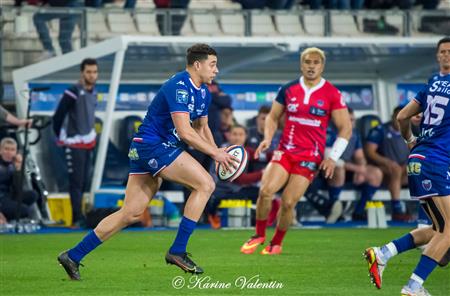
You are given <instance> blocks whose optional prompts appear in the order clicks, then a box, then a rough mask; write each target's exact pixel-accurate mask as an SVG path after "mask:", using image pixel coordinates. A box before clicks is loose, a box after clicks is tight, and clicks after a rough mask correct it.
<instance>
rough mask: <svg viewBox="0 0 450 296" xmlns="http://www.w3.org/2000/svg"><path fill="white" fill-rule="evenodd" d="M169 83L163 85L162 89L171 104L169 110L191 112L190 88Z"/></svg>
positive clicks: (171, 111)
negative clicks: (189, 105) (189, 106)
mask: <svg viewBox="0 0 450 296" xmlns="http://www.w3.org/2000/svg"><path fill="white" fill-rule="evenodd" d="M171 86H175V85H172V84H168V85H166V86H164V87H163V89H162V91H163V93H164V96H165V97H166V100H167V104H168V105H169V112H170V113H174V112H187V113H189V109H188V104H189V90H188V89H187V87H184V86H181V85H176V87H171Z"/></svg>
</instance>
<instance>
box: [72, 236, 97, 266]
mask: <svg viewBox="0 0 450 296" xmlns="http://www.w3.org/2000/svg"><path fill="white" fill-rule="evenodd" d="M101 243H102V241H101V240H100V239H99V238H98V237H97V235H96V234H95V232H94V231H93V230H91V231H90V232H89V233H88V234H86V236H85V237H84V238H83V240H82V241H81V242H79V243H78V245H76V246H75V247H74V248H72V249H70V250H69V258H70V259H72V260H73V261H75V262H76V263H80V261H81V259H83V258H84V256H86V255H87V254H89V253H90V252H91V251H92V250H94V249H95V248H96V247H98V246H99V245H100V244H101Z"/></svg>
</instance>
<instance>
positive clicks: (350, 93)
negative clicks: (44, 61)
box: [30, 83, 375, 111]
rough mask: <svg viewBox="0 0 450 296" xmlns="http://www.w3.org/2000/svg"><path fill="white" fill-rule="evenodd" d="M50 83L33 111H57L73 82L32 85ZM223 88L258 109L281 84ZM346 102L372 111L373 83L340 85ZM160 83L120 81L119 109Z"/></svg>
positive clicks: (151, 93) (101, 100) (140, 107)
mask: <svg viewBox="0 0 450 296" xmlns="http://www.w3.org/2000/svg"><path fill="white" fill-rule="evenodd" d="M44 86H49V87H50V89H49V90H48V91H44V92H39V93H35V94H34V95H33V99H32V107H31V110H32V111H54V110H55V109H56V106H57V104H58V102H59V100H60V98H61V96H62V94H63V93H64V90H65V89H67V88H68V87H69V86H70V85H69V84H65V83H49V84H44V83H32V84H30V87H32V88H33V87H44ZM108 86H109V85H108V84H97V86H96V89H97V93H98V105H97V110H98V111H103V110H105V107H106V102H107V97H108ZM220 86H221V88H222V90H223V91H224V92H225V93H227V94H229V95H230V96H231V97H232V99H233V108H234V109H235V110H258V108H259V107H260V106H262V105H270V104H271V103H272V101H273V100H274V99H275V97H276V95H277V92H278V89H279V87H280V85H279V84H225V83H224V84H221V85H220ZM337 87H338V88H339V89H340V90H341V92H342V95H343V96H344V99H345V101H346V102H347V104H348V105H349V106H350V107H352V108H353V109H355V110H373V109H374V108H375V106H374V95H373V90H372V86H371V85H337ZM159 88H160V85H159V84H121V85H120V86H119V91H118V96H117V101H116V110H118V111H125V110H137V111H145V110H146V109H147V107H148V105H149V104H150V103H151V101H152V100H153V98H154V97H155V95H156V93H157V91H158V89H159Z"/></svg>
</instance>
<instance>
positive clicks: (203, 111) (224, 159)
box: [58, 44, 237, 280]
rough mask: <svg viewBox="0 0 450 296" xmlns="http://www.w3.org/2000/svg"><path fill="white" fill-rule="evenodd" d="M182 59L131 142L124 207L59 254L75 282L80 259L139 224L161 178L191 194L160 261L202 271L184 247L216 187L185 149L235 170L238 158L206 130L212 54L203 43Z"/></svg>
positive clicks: (213, 68)
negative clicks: (181, 66) (183, 67)
mask: <svg viewBox="0 0 450 296" xmlns="http://www.w3.org/2000/svg"><path fill="white" fill-rule="evenodd" d="M186 60H187V67H186V70H185V71H183V72H180V73H177V74H175V75H174V76H173V77H172V78H170V79H169V80H168V81H166V82H165V83H164V84H163V85H162V87H161V89H160V90H159V92H158V93H157V95H156V97H155V98H154V100H153V101H152V103H151V104H150V106H149V107H148V111H147V115H146V116H145V118H144V121H143V123H142V125H141V126H140V127H139V131H138V132H137V133H136V135H135V137H134V138H133V141H132V144H131V146H130V150H129V155H128V156H129V158H130V173H129V179H128V183H127V188H126V190H125V201H124V205H123V207H122V208H121V209H120V210H119V211H117V212H115V213H113V214H111V215H110V216H108V217H106V218H105V219H103V220H102V221H101V222H100V223H99V224H98V225H97V227H96V228H95V229H94V230H93V231H91V232H89V233H88V234H87V235H86V236H85V237H84V238H83V240H82V241H81V242H80V243H79V244H78V245H76V246H75V247H74V248H72V249H70V250H68V251H65V252H62V253H61V254H60V255H59V256H58V261H59V263H60V264H61V265H62V266H63V267H64V269H65V270H66V272H67V274H68V275H69V277H70V278H71V279H74V280H79V279H80V273H79V268H78V267H79V264H80V261H81V260H82V259H83V257H84V256H86V255H87V254H88V253H89V252H91V251H92V250H93V249H95V248H96V247H97V246H99V245H100V244H101V243H102V242H104V241H105V240H107V239H109V238H110V237H111V236H112V235H114V234H115V233H117V232H118V231H120V230H121V229H123V228H124V227H126V226H128V225H130V224H133V223H135V222H137V221H139V217H140V216H141V214H142V213H143V212H144V211H145V210H147V206H148V203H149V201H150V200H151V199H152V197H153V196H154V195H155V193H156V192H157V191H158V189H159V186H160V185H161V182H162V179H164V180H170V181H173V182H177V183H179V184H182V185H184V186H186V187H187V188H189V189H190V190H191V194H190V196H189V199H188V200H187V202H186V206H185V210H184V216H183V218H182V221H181V223H180V226H179V229H178V233H177V236H176V238H175V241H174V242H173V245H172V246H171V247H170V249H169V250H168V251H167V253H166V257H165V260H166V262H167V263H169V264H175V265H177V266H178V267H180V268H181V269H182V270H184V271H185V272H190V273H193V274H200V273H203V269H202V268H201V267H199V266H198V265H197V264H195V263H194V262H193V261H192V260H191V259H190V258H189V255H188V253H187V252H186V245H187V243H188V240H189V237H190V236H191V234H192V232H193V231H194V228H195V226H196V223H197V221H198V219H199V218H200V216H201V214H202V212H203V209H204V207H205V205H206V203H207V201H208V199H209V198H210V195H211V193H212V192H213V191H214V188H215V184H214V181H213V179H212V177H211V176H210V175H209V174H208V172H206V171H205V169H204V168H203V167H202V166H201V165H200V164H199V163H198V162H197V161H196V160H195V159H194V158H192V157H191V156H190V155H189V154H188V153H186V152H185V151H184V150H185V148H186V146H187V145H190V146H192V147H194V148H195V149H197V150H199V151H201V152H203V153H205V154H207V155H209V156H210V157H211V158H213V159H214V160H216V161H217V162H219V163H221V164H222V165H223V166H224V167H225V168H227V169H231V168H232V167H235V161H237V159H235V158H234V157H232V156H231V155H229V154H228V153H226V152H224V150H223V149H219V148H217V146H216V144H215V142H214V140H213V136H212V134H211V131H210V129H209V127H208V107H209V104H210V102H211V95H210V93H209V91H208V88H207V86H206V84H205V83H208V84H209V83H211V81H212V80H213V79H214V78H215V76H216V75H217V73H218V72H219V70H218V68H217V53H216V51H215V50H214V49H213V48H211V47H210V46H208V45H206V44H195V45H193V46H192V47H190V48H189V49H188V50H187V55H186Z"/></svg>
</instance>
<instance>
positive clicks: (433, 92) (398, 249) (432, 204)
mask: <svg viewBox="0 0 450 296" xmlns="http://www.w3.org/2000/svg"><path fill="white" fill-rule="evenodd" d="M437 60H438V62H439V66H440V67H439V68H440V73H438V74H435V75H433V76H432V77H431V78H430V80H429V81H428V84H427V85H426V86H425V87H424V88H423V89H422V90H421V91H420V92H419V93H418V94H417V95H416V97H415V98H414V99H413V100H411V102H409V103H408V105H406V106H405V107H404V108H403V109H402V110H401V111H400V112H399V114H398V115H397V120H398V121H399V124H400V131H401V133H402V136H403V138H405V140H406V143H407V144H408V146H409V148H410V149H411V153H410V155H409V160H408V166H407V170H408V182H409V192H410V195H411V198H413V199H419V200H420V202H421V205H422V207H423V209H424V210H425V212H427V214H428V215H429V217H430V218H431V220H432V221H433V225H432V226H430V227H426V228H418V229H415V230H413V231H411V232H410V233H408V234H406V235H405V236H403V237H400V238H398V239H396V240H393V241H392V242H390V243H388V244H386V245H384V246H382V247H372V248H368V249H367V250H366V251H365V257H366V260H367V262H368V263H369V274H370V277H371V279H372V281H373V283H374V284H375V285H376V286H377V287H378V288H381V284H382V273H383V270H384V268H385V267H386V263H387V262H388V260H389V259H390V258H392V257H393V256H395V255H397V254H400V253H402V252H405V251H408V250H411V249H414V248H416V247H418V246H422V245H425V244H427V246H426V247H425V250H424V252H423V254H422V255H421V257H420V260H419V263H418V264H417V267H416V269H415V270H414V272H413V274H412V275H411V278H410V279H409V282H408V284H407V285H405V286H404V287H403V288H402V290H401V295H405V296H406V295H408V296H413V295H414V296H419V295H430V294H429V293H428V292H427V290H426V289H425V288H424V287H423V283H424V282H425V280H426V279H427V277H428V276H429V275H430V274H431V272H432V271H433V270H434V269H435V267H436V266H437V265H438V264H439V265H441V266H443V265H446V264H448V252H449V248H450V148H449V147H450V37H446V38H443V39H441V40H439V42H438V44H437ZM420 112H423V118H422V121H421V123H420V135H419V137H418V138H416V137H414V135H413V134H412V132H411V124H410V120H411V118H412V117H413V116H414V115H416V114H419V113H420Z"/></svg>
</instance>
